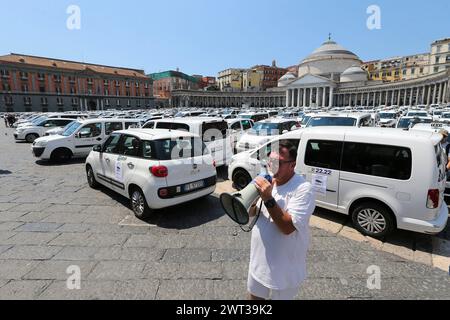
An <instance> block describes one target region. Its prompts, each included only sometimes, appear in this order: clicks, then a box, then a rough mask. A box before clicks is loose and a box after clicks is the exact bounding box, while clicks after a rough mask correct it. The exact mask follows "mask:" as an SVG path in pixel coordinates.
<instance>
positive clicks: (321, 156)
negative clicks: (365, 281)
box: [228, 127, 448, 238]
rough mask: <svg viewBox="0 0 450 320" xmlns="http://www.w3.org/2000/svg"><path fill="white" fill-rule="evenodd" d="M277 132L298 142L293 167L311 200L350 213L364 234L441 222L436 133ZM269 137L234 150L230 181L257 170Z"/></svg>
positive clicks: (431, 228)
mask: <svg viewBox="0 0 450 320" xmlns="http://www.w3.org/2000/svg"><path fill="white" fill-rule="evenodd" d="M282 139H289V140H295V141H296V142H299V150H298V158H297V169H296V171H297V173H299V174H302V175H304V176H305V177H306V178H307V180H308V181H311V182H312V183H313V185H314V186H315V189H316V204H317V206H318V207H322V208H325V209H329V210H332V211H336V212H340V213H343V214H347V215H350V216H351V217H352V220H353V223H354V225H355V227H356V228H357V229H358V230H359V231H360V232H362V233H363V234H365V235H369V236H372V237H377V238H382V237H384V236H386V235H387V234H389V233H390V232H392V231H393V230H394V229H395V228H398V229H403V230H410V231H415V232H420V233H427V234H437V233H439V232H441V231H442V230H443V229H444V228H445V226H446V224H447V220H448V208H447V205H446V203H445V202H444V191H445V184H446V174H445V166H446V163H447V162H446V156H445V151H444V150H443V149H442V147H441V144H440V141H441V139H442V136H441V135H440V134H436V133H432V132H421V131H410V132H408V131H397V130H390V129H381V128H360V129H356V128H337V127H328V128H324V127H321V128H311V129H304V130H298V131H294V132H291V133H288V134H285V135H283V136H280V137H278V138H277V139H276V140H282ZM272 144H273V141H272V142H270V143H268V144H266V145H265V146H263V147H261V148H260V149H257V150H254V151H250V152H245V153H242V154H238V155H236V156H234V157H233V160H232V162H231V164H230V166H229V171H228V172H229V176H230V177H231V178H232V180H233V182H234V184H235V186H236V187H237V188H242V187H244V186H245V183H246V182H249V181H248V179H253V178H255V177H256V176H257V175H258V174H259V172H260V160H263V159H264V157H267V156H268V154H269V153H270V150H271V146H272ZM250 181H251V180H250Z"/></svg>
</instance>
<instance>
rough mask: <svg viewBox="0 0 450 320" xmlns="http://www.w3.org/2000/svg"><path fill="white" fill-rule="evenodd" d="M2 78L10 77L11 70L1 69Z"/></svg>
mask: <svg viewBox="0 0 450 320" xmlns="http://www.w3.org/2000/svg"><path fill="white" fill-rule="evenodd" d="M0 75H1V76H2V78H9V70H0Z"/></svg>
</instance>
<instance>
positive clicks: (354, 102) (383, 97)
mask: <svg viewBox="0 0 450 320" xmlns="http://www.w3.org/2000/svg"><path fill="white" fill-rule="evenodd" d="M362 65H363V62H362V60H361V59H360V58H359V57H358V56H357V55H356V54H355V53H353V52H352V51H350V50H348V49H346V48H344V47H343V46H341V45H339V44H338V43H337V42H335V41H333V40H331V35H330V37H329V38H328V40H327V41H326V42H324V43H323V44H322V45H321V46H320V47H319V48H317V49H316V50H314V51H313V52H312V53H311V54H310V55H309V56H307V57H306V58H305V59H303V60H301V61H300V64H299V65H298V74H297V76H296V75H294V74H293V73H292V72H290V73H287V74H286V75H284V76H283V77H282V78H280V80H279V81H278V88H276V89H275V90H274V91H285V93H286V100H285V101H286V104H285V105H286V106H287V107H332V106H333V107H335V106H379V105H417V104H428V105H429V104H431V103H440V102H444V101H443V100H444V98H445V93H446V90H448V81H449V75H450V70H449V71H447V72H441V73H437V74H433V75H428V76H424V77H421V78H417V79H412V80H405V81H399V82H395V83H383V82H382V81H373V80H369V74H368V73H367V71H365V70H363V69H362ZM443 93H444V94H443ZM433 101H434V102H433Z"/></svg>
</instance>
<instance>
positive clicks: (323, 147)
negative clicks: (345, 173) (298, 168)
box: [305, 140, 342, 170]
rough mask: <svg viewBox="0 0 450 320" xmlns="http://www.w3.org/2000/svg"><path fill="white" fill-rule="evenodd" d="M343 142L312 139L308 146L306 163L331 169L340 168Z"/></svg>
mask: <svg viewBox="0 0 450 320" xmlns="http://www.w3.org/2000/svg"><path fill="white" fill-rule="evenodd" d="M341 155H342V142H339V141H321V140H310V141H308V144H307V147H306V155H305V164H306V165H307V166H311V167H319V168H325V169H331V170H339V168H340V161H341Z"/></svg>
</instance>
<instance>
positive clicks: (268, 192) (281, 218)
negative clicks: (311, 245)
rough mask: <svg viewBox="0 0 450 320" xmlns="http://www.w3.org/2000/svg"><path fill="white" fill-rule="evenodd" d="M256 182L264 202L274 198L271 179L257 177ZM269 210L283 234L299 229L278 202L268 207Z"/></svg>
mask: <svg viewBox="0 0 450 320" xmlns="http://www.w3.org/2000/svg"><path fill="white" fill-rule="evenodd" d="M255 182H256V187H257V189H258V190H259V192H260V194H261V199H262V200H263V201H264V202H267V201H268V200H270V199H272V190H273V186H272V184H270V183H269V181H267V180H266V179H263V178H261V177H258V178H256V180H255ZM267 211H268V212H269V214H270V216H271V218H272V220H273V222H274V223H275V224H276V225H277V227H278V228H279V229H280V231H281V232H282V233H283V234H285V235H287V236H288V235H290V234H291V233H293V232H295V231H296V230H297V229H296V228H295V227H294V223H293V221H292V217H291V215H290V214H289V213H287V212H284V211H283V210H282V209H281V208H280V207H279V206H278V204H276V205H275V206H274V207H273V208H270V209H269V208H268V209H267Z"/></svg>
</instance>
